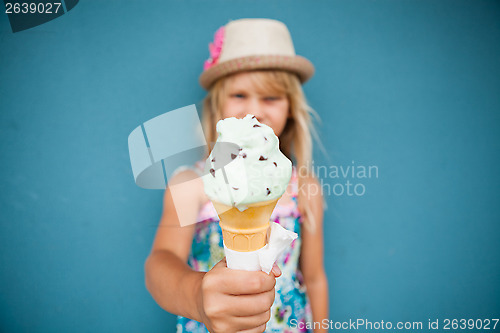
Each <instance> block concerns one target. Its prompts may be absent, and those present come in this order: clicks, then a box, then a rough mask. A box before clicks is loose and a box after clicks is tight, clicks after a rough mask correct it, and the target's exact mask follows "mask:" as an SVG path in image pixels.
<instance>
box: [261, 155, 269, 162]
mask: <svg viewBox="0 0 500 333" xmlns="http://www.w3.org/2000/svg"><path fill="white" fill-rule="evenodd" d="M259 161H267V158H266V157H264V156H262V155H260V157H259Z"/></svg>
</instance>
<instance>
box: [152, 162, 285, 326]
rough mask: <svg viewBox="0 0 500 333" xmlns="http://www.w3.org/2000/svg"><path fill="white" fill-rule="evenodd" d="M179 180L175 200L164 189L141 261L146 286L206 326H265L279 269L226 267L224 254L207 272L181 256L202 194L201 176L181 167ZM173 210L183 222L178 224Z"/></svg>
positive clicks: (178, 312)
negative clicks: (146, 254) (152, 235)
mask: <svg viewBox="0 0 500 333" xmlns="http://www.w3.org/2000/svg"><path fill="white" fill-rule="evenodd" d="M183 181H189V182H184V183H183V184H184V185H186V184H189V187H188V186H187V185H186V187H185V188H184V189H182V190H177V189H176V190H175V198H176V199H175V206H174V201H173V199H172V193H171V189H170V188H169V189H167V191H166V192H165V198H164V211H163V215H162V217H161V221H160V225H159V227H158V230H157V233H156V237H155V240H154V243H153V249H152V250H151V253H150V255H149V257H148V258H147V260H146V264H145V274H146V288H147V289H148V291H149V292H150V293H151V295H152V296H153V298H154V299H155V301H156V302H157V303H158V305H160V306H161V307H162V308H163V309H165V310H167V311H168V312H171V313H173V314H176V315H180V316H184V317H187V318H191V319H194V320H197V321H199V322H202V323H204V324H205V326H206V327H207V328H208V330H209V331H210V332H214V333H219V332H236V331H243V330H251V332H264V330H265V328H266V322H267V321H268V320H269V318H270V315H271V312H270V308H271V305H272V304H273V301H274V286H275V283H276V280H275V278H276V277H277V276H279V272H278V273H275V274H269V275H268V274H266V273H264V272H245V271H239V270H231V269H228V268H227V266H226V263H225V260H222V261H221V262H219V263H218V264H217V265H215V266H214V267H213V268H212V269H211V270H210V271H209V272H206V273H205V272H196V271H194V270H192V269H191V268H190V267H189V266H188V265H187V264H186V261H187V257H188V255H189V251H190V249H191V243H192V240H193V233H194V223H196V217H197V215H198V211H199V208H200V206H201V203H202V201H203V199H204V193H203V182H202V180H201V179H200V178H198V177H197V175H196V174H194V172H192V171H185V172H181V173H179V174H178V175H177V176H176V177H174V179H173V180H172V183H181V182H183ZM176 210H177V211H178V212H181V214H179V215H181V216H182V221H183V224H187V226H184V227H180V222H179V218H178V214H177V213H176ZM273 273H274V272H273ZM249 332H250V331H249Z"/></svg>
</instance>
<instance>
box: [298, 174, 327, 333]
mask: <svg viewBox="0 0 500 333" xmlns="http://www.w3.org/2000/svg"><path fill="white" fill-rule="evenodd" d="M305 185H306V186H304V188H306V189H309V191H308V193H306V195H305V198H306V199H307V203H306V204H307V206H308V207H309V214H311V216H310V217H312V219H311V218H309V220H308V221H307V222H305V223H314V224H313V225H312V226H311V227H307V226H303V228H302V248H301V253H300V268H301V271H302V274H303V276H304V283H305V285H306V290H307V296H308V297H309V301H310V303H311V310H312V315H313V321H314V322H320V323H322V320H323V319H328V280H327V278H326V274H325V267H324V262H323V255H324V249H323V196H322V195H321V187H320V184H319V183H318V180H317V179H316V178H313V177H311V178H309V179H306V182H305ZM314 332H326V330H324V329H319V330H314Z"/></svg>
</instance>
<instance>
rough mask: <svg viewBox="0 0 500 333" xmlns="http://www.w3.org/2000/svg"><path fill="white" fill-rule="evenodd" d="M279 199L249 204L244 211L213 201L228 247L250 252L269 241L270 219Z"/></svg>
mask: <svg viewBox="0 0 500 333" xmlns="http://www.w3.org/2000/svg"><path fill="white" fill-rule="evenodd" d="M277 202H278V199H276V200H271V201H265V202H260V203H256V204H251V205H248V208H247V209H246V210H244V211H240V210H238V209H237V208H236V207H230V206H227V205H224V204H221V203H218V202H212V203H213V205H214V207H215V210H216V211H217V214H218V215H219V218H220V222H219V224H220V226H221V229H222V236H223V238H224V244H225V245H226V247H227V248H229V249H231V250H234V251H240V252H249V251H256V250H258V249H260V248H262V247H264V246H265V245H266V243H267V232H268V230H269V219H270V218H271V214H272V213H273V210H274V207H275V206H276V203H277Z"/></svg>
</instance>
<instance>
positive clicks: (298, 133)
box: [202, 70, 319, 231]
mask: <svg viewBox="0 0 500 333" xmlns="http://www.w3.org/2000/svg"><path fill="white" fill-rule="evenodd" d="M247 73H249V74H250V76H249V78H250V80H251V81H252V83H253V84H255V86H256V87H257V89H259V90H260V91H266V92H267V93H270V94H285V95H286V96H287V98H288V101H289V105H290V115H291V117H289V118H288V119H287V122H286V124H285V128H284V129H283V132H282V133H281V135H280V137H279V139H280V149H281V151H282V152H283V153H284V154H285V155H286V156H287V157H288V158H289V159H291V160H292V161H294V162H295V163H294V164H295V165H296V168H297V175H298V180H299V184H298V185H299V186H298V205H299V211H300V213H301V215H302V218H303V221H304V222H305V223H304V224H305V226H306V227H308V228H310V229H311V230H312V231H314V225H315V224H314V221H313V220H312V219H313V217H312V214H311V212H310V208H309V207H308V205H306V202H307V200H306V199H307V198H306V195H307V193H304V191H302V190H301V189H302V185H303V184H304V182H305V179H306V178H307V177H313V176H314V175H313V172H312V169H311V167H310V166H311V162H312V136H313V135H314V136H315V137H317V136H316V132H315V130H314V126H313V124H312V119H311V116H314V117H315V118H317V119H319V117H318V115H317V114H316V112H315V111H314V110H313V109H312V108H311V107H310V106H309V105H308V103H307V101H306V98H305V95H304V92H303V90H302V85H301V83H300V81H299V78H298V77H297V75H295V74H293V73H290V72H286V71H280V70H255V71H249V72H247ZM231 80H232V75H229V76H225V77H222V78H220V79H219V80H217V81H216V82H215V83H214V84H213V85H212V87H211V88H210V90H209V92H208V94H207V96H206V97H205V99H204V100H203V117H202V126H203V131H204V133H205V136H206V139H207V142H208V143H209V145H210V144H212V143H213V142H215V141H216V139H217V133H216V130H215V127H216V124H217V121H219V120H220V119H222V113H221V109H222V106H223V105H224V102H225V96H226V94H225V91H226V88H227V84H228V83H231Z"/></svg>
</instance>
